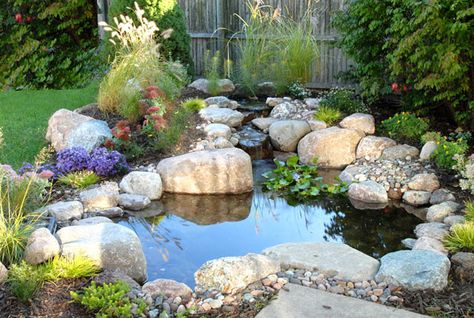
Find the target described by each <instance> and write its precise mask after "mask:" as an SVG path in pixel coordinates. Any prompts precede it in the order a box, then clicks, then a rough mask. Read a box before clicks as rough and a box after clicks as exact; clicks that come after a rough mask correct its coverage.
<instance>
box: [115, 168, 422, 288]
mask: <svg viewBox="0 0 474 318" xmlns="http://www.w3.org/2000/svg"><path fill="white" fill-rule="evenodd" d="M253 168H254V179H255V190H254V192H253V193H250V194H244V195H234V196H192V195H170V194H167V195H165V196H164V197H163V198H162V200H161V201H160V202H155V203H154V206H153V208H150V209H148V210H146V211H143V212H140V213H137V214H136V215H135V216H133V217H130V218H128V219H124V220H122V221H120V223H121V224H122V225H125V226H127V227H129V228H132V229H133V230H134V231H135V232H136V233H137V235H138V236H139V237H140V239H141V241H142V244H143V248H144V251H145V255H146V258H147V263H148V279H149V280H153V279H157V278H168V279H174V280H177V281H180V282H184V283H186V284H188V285H189V286H191V287H193V286H194V277H193V275H194V272H195V271H196V270H197V269H198V268H199V267H200V266H201V265H202V264H203V263H204V262H206V261H208V260H211V259H215V258H219V257H223V256H241V255H245V254H247V253H251V252H255V253H258V252H261V251H262V250H263V249H265V248H267V247H270V246H273V245H276V244H280V243H287V242H325V241H328V242H344V243H346V244H348V245H350V246H352V247H354V248H356V249H358V250H360V251H362V252H364V253H366V254H368V255H371V256H373V257H375V258H380V257H381V256H383V255H385V254H387V253H389V252H392V251H395V250H399V249H402V248H403V245H402V244H401V240H403V239H404V238H407V237H412V236H413V229H414V228H415V226H416V225H417V224H418V223H421V222H422V220H420V219H418V218H417V217H416V216H414V215H412V214H409V213H407V212H406V211H405V210H403V209H399V208H395V207H389V208H385V209H384V210H356V209H354V208H353V207H352V205H351V203H350V202H349V200H348V199H341V198H339V199H338V198H327V199H325V200H322V201H320V202H317V203H312V204H297V205H292V204H290V203H288V202H287V201H286V200H285V199H283V198H279V197H275V196H274V195H273V194H272V193H268V192H263V191H262V182H263V181H264V178H263V177H262V174H263V173H264V172H266V171H269V170H271V169H273V168H274V164H273V163H272V162H271V161H266V160H258V161H255V162H254V167H253ZM336 175H337V173H336V174H335V173H332V174H331V173H330V174H329V175H328V176H326V177H327V178H328V179H333V177H334V176H336ZM326 182H327V181H326ZM163 211H165V212H166V214H165V215H159V214H162V212H163Z"/></svg>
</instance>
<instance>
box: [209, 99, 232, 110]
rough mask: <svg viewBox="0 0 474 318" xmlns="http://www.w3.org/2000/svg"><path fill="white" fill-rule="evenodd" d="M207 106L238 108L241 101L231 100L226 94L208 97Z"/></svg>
mask: <svg viewBox="0 0 474 318" xmlns="http://www.w3.org/2000/svg"><path fill="white" fill-rule="evenodd" d="M205 102H206V104H207V106H213V105H215V106H217V107H219V108H229V109H234V110H235V109H237V108H239V103H237V102H236V101H235V100H230V99H228V98H227V97H225V96H214V97H209V98H206V100H205Z"/></svg>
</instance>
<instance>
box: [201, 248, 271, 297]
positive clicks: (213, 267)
mask: <svg viewBox="0 0 474 318" xmlns="http://www.w3.org/2000/svg"><path fill="white" fill-rule="evenodd" d="M279 271H280V264H279V263H278V262H277V261H275V260H273V259H272V258H270V257H268V256H264V255H260V254H247V255H245V256H240V257H223V258H219V259H215V260H211V261H208V262H206V263H205V264H204V265H202V266H201V267H200V268H199V269H198V270H197V272H196V273H194V279H195V281H196V291H197V292H202V291H206V290H217V291H219V292H221V293H225V294H229V293H234V292H237V291H240V290H242V289H244V288H245V287H247V286H248V285H249V284H251V283H254V282H256V281H259V280H261V279H263V278H265V277H267V276H268V275H270V274H275V273H277V272H279Z"/></svg>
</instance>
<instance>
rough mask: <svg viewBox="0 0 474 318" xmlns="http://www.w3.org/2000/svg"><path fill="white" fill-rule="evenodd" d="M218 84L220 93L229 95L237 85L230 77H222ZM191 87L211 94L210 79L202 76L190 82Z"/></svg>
mask: <svg viewBox="0 0 474 318" xmlns="http://www.w3.org/2000/svg"><path fill="white" fill-rule="evenodd" d="M217 86H218V92H217V93H218V94H223V95H229V94H231V93H232V92H233V91H234V90H235V85H234V83H232V81H231V80H229V79H220V80H218V82H217ZM189 87H192V88H194V89H197V90H198V91H201V92H203V93H206V94H210V92H209V81H208V80H207V79H205V78H200V79H197V80H195V81H194V82H192V83H191V84H189Z"/></svg>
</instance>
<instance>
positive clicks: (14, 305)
mask: <svg viewBox="0 0 474 318" xmlns="http://www.w3.org/2000/svg"><path fill="white" fill-rule="evenodd" d="M88 284H89V280H88V279H81V280H62V281H59V282H54V283H46V284H45V285H44V286H43V288H42V289H41V290H40V291H39V292H38V293H37V294H36V295H35V297H34V298H33V299H32V300H30V301H29V302H28V303H22V302H20V301H19V300H17V299H16V298H15V297H14V296H13V295H12V294H11V292H10V291H9V290H8V289H7V288H6V286H3V287H0V317H5V318H27V317H30V318H57V317H65V318H70V317H71V318H72V317H74V318H92V317H95V316H94V315H92V314H90V313H88V312H87V311H86V310H85V308H84V307H83V306H81V305H79V304H77V303H73V302H71V297H70V294H69V292H70V291H77V290H80V289H81V288H83V287H85V286H87V285H88Z"/></svg>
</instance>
